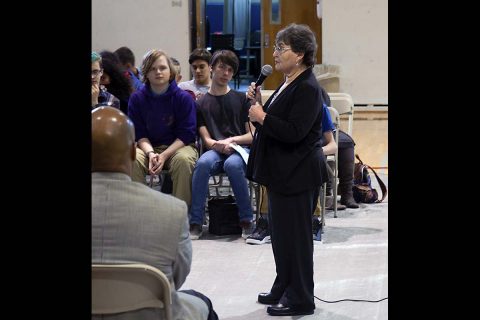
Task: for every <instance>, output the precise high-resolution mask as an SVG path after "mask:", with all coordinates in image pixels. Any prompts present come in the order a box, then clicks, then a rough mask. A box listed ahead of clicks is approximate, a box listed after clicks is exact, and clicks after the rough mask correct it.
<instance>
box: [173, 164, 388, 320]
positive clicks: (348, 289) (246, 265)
mask: <svg viewBox="0 0 480 320" xmlns="http://www.w3.org/2000/svg"><path fill="white" fill-rule="evenodd" d="M379 175H380V177H381V178H382V180H383V181H384V182H385V184H386V185H387V186H388V175H387V174H379ZM372 177H373V175H372ZM372 179H373V180H375V178H374V177H373V178H372ZM374 187H376V188H377V190H378V191H379V193H380V194H381V191H380V188H379V187H378V185H377V184H376V181H375V183H374ZM204 230H205V229H204ZM387 255H388V197H387V198H386V199H385V201H384V202H383V203H377V204H361V207H360V209H347V210H345V211H338V218H333V212H332V211H327V215H326V225H325V231H324V234H323V239H322V241H321V242H317V241H314V268H315V274H314V281H315V290H314V291H315V295H316V296H317V297H318V298H320V299H323V300H329V301H332V300H340V299H363V300H379V299H381V298H384V297H388V264H387ZM274 278H275V264H274V260H273V255H272V249H271V245H270V244H265V245H247V244H245V242H244V240H243V239H242V238H239V237H237V236H233V237H229V236H223V237H217V236H214V235H209V234H208V233H207V234H206V236H204V237H202V238H201V239H200V240H196V241H193V263H192V269H191V272H190V274H189V276H188V277H187V281H186V282H185V284H184V285H183V286H182V289H195V290H198V291H200V292H202V293H204V294H205V295H207V296H208V297H210V299H211V300H212V302H213V306H214V309H215V310H216V312H217V314H218V316H219V318H220V319H222V320H241V319H242V320H243V319H245V320H246V319H259V320H261V319H275V318H272V317H270V316H268V315H267V313H266V309H267V306H265V305H262V304H259V303H257V302H256V300H257V294H258V293H259V292H264V291H268V290H269V289H270V287H271V284H272V282H273V280H274ZM315 304H316V310H315V314H314V315H310V316H296V317H276V318H278V319H302V320H307V319H328V320H350V319H357V320H385V319H388V299H387V300H384V301H381V302H378V303H370V302H350V301H347V302H338V303H326V302H322V301H319V300H317V299H315Z"/></svg>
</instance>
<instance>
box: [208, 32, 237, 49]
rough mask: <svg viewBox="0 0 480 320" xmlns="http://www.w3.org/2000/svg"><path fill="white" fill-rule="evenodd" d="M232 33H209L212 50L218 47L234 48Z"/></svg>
mask: <svg viewBox="0 0 480 320" xmlns="http://www.w3.org/2000/svg"><path fill="white" fill-rule="evenodd" d="M234 39H235V38H234V34H233V33H224V34H216V33H212V34H211V44H212V52H215V50H220V49H227V50H232V51H234V50H235V41H234Z"/></svg>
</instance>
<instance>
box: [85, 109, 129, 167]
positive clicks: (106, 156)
mask: <svg viewBox="0 0 480 320" xmlns="http://www.w3.org/2000/svg"><path fill="white" fill-rule="evenodd" d="M133 161H135V130H134V126H133V123H132V121H131V120H130V119H129V118H128V117H127V116H126V115H125V114H124V113H123V112H121V111H120V110H118V109H115V108H112V107H99V108H96V109H94V110H93V111H92V172H94V171H107V172H123V173H126V174H128V175H131V172H132V165H133Z"/></svg>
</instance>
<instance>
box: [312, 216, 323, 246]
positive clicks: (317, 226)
mask: <svg viewBox="0 0 480 320" xmlns="http://www.w3.org/2000/svg"><path fill="white" fill-rule="evenodd" d="M322 227H323V226H322V223H321V222H320V220H319V219H318V218H316V217H315V218H313V219H312V233H313V240H316V241H322V233H323V228H322Z"/></svg>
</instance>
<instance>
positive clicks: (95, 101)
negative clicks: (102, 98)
mask: <svg viewBox="0 0 480 320" xmlns="http://www.w3.org/2000/svg"><path fill="white" fill-rule="evenodd" d="M99 95H100V87H99V86H98V84H92V107H94V106H96V105H97V104H98V96H99Z"/></svg>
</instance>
